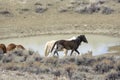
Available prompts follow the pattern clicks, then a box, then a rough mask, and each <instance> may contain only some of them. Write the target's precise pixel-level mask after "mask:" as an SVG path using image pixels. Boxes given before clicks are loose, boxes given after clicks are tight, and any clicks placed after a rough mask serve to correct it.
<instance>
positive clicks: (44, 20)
mask: <svg viewBox="0 0 120 80" xmlns="http://www.w3.org/2000/svg"><path fill="white" fill-rule="evenodd" d="M20 1H21V2H20ZM22 1H27V0H18V1H14V0H10V1H8V0H4V1H2V0H0V12H4V11H8V12H9V13H6V14H5V13H3V14H0V39H3V38H12V37H25V36H36V35H40V34H50V33H51V34H61V33H80V34H84V33H88V34H103V35H112V36H117V37H120V21H119V18H120V14H119V8H120V6H119V5H118V4H119V3H116V2H109V3H106V4H105V5H108V6H109V5H111V7H112V8H113V9H115V12H114V13H112V14H109V15H105V14H101V13H93V14H78V13H75V12H74V11H67V12H62V13H61V12H59V11H58V10H59V9H60V8H61V7H63V8H64V7H66V6H69V5H70V1H69V0H63V1H62V0H51V1H48V0H45V1H40V0H34V1H32V0H30V1H27V2H26V3H22ZM71 1H72V0H71ZM73 1H74V0H73ZM36 3H40V4H41V5H42V6H45V7H47V8H48V10H47V11H45V12H43V13H36V12H35V9H36V8H37V7H39V5H36ZM48 5H49V6H48ZM73 6H74V5H73ZM21 9H22V10H21ZM25 10H26V11H25ZM27 10H28V11H27Z"/></svg>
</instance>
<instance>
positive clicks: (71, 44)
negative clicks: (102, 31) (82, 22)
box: [51, 35, 88, 55]
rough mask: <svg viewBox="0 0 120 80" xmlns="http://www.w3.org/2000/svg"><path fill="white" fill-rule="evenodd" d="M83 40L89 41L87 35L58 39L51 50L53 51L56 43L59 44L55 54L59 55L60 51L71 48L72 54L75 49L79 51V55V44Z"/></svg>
mask: <svg viewBox="0 0 120 80" xmlns="http://www.w3.org/2000/svg"><path fill="white" fill-rule="evenodd" d="M81 42H85V43H88V41H87V39H86V37H85V35H80V36H78V37H77V38H76V39H74V40H69V41H68V40H58V41H56V42H55V43H54V45H53V47H52V49H51V52H52V51H53V49H54V47H55V45H56V46H57V47H56V49H55V51H54V55H55V54H56V53H57V55H58V51H59V50H61V49H63V48H65V49H66V50H71V54H70V55H72V53H73V51H75V52H77V53H78V55H79V54H80V53H79V51H78V50H77V49H78V47H79V45H80V44H81Z"/></svg>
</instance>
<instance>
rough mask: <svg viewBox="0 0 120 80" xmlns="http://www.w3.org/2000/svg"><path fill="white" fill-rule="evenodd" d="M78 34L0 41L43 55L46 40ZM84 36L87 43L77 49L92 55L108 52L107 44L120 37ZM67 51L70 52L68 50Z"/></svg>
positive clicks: (111, 44)
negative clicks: (20, 45) (90, 52)
mask: <svg viewBox="0 0 120 80" xmlns="http://www.w3.org/2000/svg"><path fill="white" fill-rule="evenodd" d="M78 35H79V34H64V35H63V34H61V35H40V36H36V37H26V38H13V39H5V40H0V42H1V43H4V44H6V45H8V44H9V43H15V44H22V45H24V47H25V48H26V49H32V50H34V51H37V52H39V53H40V55H41V56H44V46H45V43H46V42H47V41H50V40H60V39H69V38H71V37H73V36H75V37H77V36H78ZM86 38H87V40H88V44H86V43H82V44H81V45H80V46H79V49H78V50H79V52H80V53H82V54H84V53H87V52H88V51H92V52H93V55H99V54H104V53H107V52H108V47H109V46H113V45H120V38H116V37H110V36H103V35H88V34H87V35H86ZM60 53H62V52H60ZM68 53H70V51H69V52H68ZM61 55H63V54H61ZM68 55H69V54H68Z"/></svg>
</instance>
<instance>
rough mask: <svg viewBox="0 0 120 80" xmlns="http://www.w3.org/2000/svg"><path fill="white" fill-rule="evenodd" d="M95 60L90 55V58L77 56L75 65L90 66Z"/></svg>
mask: <svg viewBox="0 0 120 80" xmlns="http://www.w3.org/2000/svg"><path fill="white" fill-rule="evenodd" d="M94 62H96V60H95V59H94V58H93V57H91V58H88V57H81V58H78V59H77V63H76V64H77V65H78V66H79V65H85V66H92V64H93V63H94Z"/></svg>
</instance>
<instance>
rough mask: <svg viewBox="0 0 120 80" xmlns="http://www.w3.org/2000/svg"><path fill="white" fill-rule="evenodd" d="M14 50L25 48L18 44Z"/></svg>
mask: <svg viewBox="0 0 120 80" xmlns="http://www.w3.org/2000/svg"><path fill="white" fill-rule="evenodd" d="M16 48H17V49H22V50H25V47H23V45H20V44H19V45H16Z"/></svg>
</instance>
